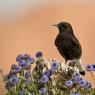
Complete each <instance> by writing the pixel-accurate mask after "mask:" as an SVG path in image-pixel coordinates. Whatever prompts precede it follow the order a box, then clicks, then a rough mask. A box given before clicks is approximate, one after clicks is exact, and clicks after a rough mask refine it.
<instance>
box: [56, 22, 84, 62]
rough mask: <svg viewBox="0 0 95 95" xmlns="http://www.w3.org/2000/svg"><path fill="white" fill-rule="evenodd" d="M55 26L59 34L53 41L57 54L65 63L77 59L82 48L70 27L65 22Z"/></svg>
mask: <svg viewBox="0 0 95 95" xmlns="http://www.w3.org/2000/svg"><path fill="white" fill-rule="evenodd" d="M56 26H57V27H58V29H59V34H58V35H57V37H56V39H55V45H56V47H57V49H58V51H59V53H60V54H61V55H62V56H63V57H64V58H65V60H66V61H67V60H74V59H79V58H80V57H81V55H82V48H81V45H80V43H79V41H78V39H77V38H76V37H75V35H74V33H73V29H72V26H71V25H70V24H69V23H67V22H61V23H59V24H57V25H56Z"/></svg>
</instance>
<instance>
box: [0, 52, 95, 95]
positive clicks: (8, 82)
mask: <svg viewBox="0 0 95 95" xmlns="http://www.w3.org/2000/svg"><path fill="white" fill-rule="evenodd" d="M16 62H17V64H12V66H11V69H10V71H9V72H8V74H7V75H5V76H4V77H3V79H4V82H5V88H6V89H7V90H8V91H9V92H8V93H9V94H8V95H55V94H56V95H61V94H62V93H65V95H81V91H79V90H83V89H84V90H87V89H91V83H90V82H88V81H87V80H85V79H83V78H82V77H81V75H80V73H79V71H78V68H77V67H76V69H75V67H71V66H69V65H65V64H64V67H62V64H61V63H59V62H58V61H57V60H48V62H47V59H45V60H44V58H43V53H42V52H40V51H39V52H37V53H36V54H35V59H34V58H33V57H31V56H30V55H29V54H24V55H23V54H19V55H18V56H17V58H16ZM33 63H36V64H35V67H34V68H32V69H33V71H31V67H32V65H31V64H33ZM48 66H49V67H48ZM75 70H76V71H75ZM86 70H87V71H95V64H89V65H87V66H86ZM1 73H2V71H1ZM91 74H92V72H91ZM77 87H78V88H77ZM73 88H74V89H73ZM15 92H16V93H15ZM66 93H67V94H66ZM62 95H64V94H62ZM84 95H85V94H84ZM89 95H90V94H89ZM93 95H94V94H93Z"/></svg>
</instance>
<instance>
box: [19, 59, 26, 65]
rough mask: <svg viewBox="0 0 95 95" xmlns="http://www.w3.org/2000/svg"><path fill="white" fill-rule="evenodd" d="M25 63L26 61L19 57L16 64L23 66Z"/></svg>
mask: <svg viewBox="0 0 95 95" xmlns="http://www.w3.org/2000/svg"><path fill="white" fill-rule="evenodd" d="M25 63H26V61H25V60H24V59H21V60H20V61H19V62H18V65H19V66H23V65H24V64H25Z"/></svg>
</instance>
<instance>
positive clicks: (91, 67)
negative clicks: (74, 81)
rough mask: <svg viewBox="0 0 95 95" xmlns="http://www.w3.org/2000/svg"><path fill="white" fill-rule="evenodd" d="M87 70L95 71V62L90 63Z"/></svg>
mask: <svg viewBox="0 0 95 95" xmlns="http://www.w3.org/2000/svg"><path fill="white" fill-rule="evenodd" d="M86 70H87V71H95V64H88V65H87V66H86Z"/></svg>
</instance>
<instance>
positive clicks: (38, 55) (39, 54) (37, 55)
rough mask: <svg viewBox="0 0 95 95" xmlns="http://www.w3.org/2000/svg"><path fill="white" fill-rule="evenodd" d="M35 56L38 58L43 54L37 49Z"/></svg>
mask: <svg viewBox="0 0 95 95" xmlns="http://www.w3.org/2000/svg"><path fill="white" fill-rule="evenodd" d="M35 56H36V57H38V58H39V57H42V56H43V54H42V52H40V51H39V52H37V53H36V55H35Z"/></svg>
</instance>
